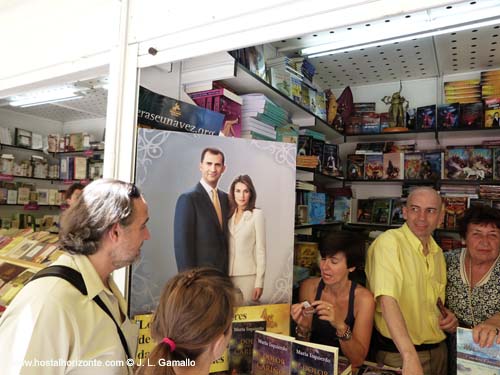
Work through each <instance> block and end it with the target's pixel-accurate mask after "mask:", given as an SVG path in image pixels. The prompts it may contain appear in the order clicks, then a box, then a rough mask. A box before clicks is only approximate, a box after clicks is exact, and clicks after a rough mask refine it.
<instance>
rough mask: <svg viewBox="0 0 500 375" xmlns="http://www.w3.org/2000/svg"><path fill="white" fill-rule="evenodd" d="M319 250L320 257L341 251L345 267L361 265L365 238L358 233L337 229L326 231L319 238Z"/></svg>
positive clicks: (363, 256)
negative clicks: (336, 230) (337, 230)
mask: <svg viewBox="0 0 500 375" xmlns="http://www.w3.org/2000/svg"><path fill="white" fill-rule="evenodd" d="M318 247H319V252H320V254H321V257H322V258H326V257H332V256H334V255H335V254H337V253H343V254H344V255H345V257H346V262H347V268H351V267H356V268H357V269H359V268H361V267H362V266H363V263H364V260H365V240H364V238H363V236H362V235H361V234H360V233H355V232H348V231H339V232H328V233H327V234H326V235H325V236H324V237H322V238H321V239H320V240H319V246H318Z"/></svg>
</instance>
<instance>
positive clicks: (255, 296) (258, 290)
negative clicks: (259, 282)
mask: <svg viewBox="0 0 500 375" xmlns="http://www.w3.org/2000/svg"><path fill="white" fill-rule="evenodd" d="M263 290H264V289H263V288H254V290H253V292H252V301H255V302H257V301H258V300H259V299H260V297H261V296H262V292H263Z"/></svg>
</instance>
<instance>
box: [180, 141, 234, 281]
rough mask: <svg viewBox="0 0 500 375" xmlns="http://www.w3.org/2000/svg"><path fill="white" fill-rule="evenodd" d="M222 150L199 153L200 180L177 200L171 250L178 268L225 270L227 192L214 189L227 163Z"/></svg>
mask: <svg viewBox="0 0 500 375" xmlns="http://www.w3.org/2000/svg"><path fill="white" fill-rule="evenodd" d="M224 162H225V158H224V154H223V153H222V151H221V150H219V149H216V148H206V149H204V150H203V152H202V153H201V160H200V172H201V180H200V182H199V183H198V184H197V185H196V186H195V187H194V188H193V189H191V190H190V191H188V192H186V193H183V194H181V196H180V197H179V198H178V199H177V204H176V206H175V218H174V249H175V259H176V261H177V269H178V270H179V272H180V271H184V270H186V269H190V268H194V267H199V266H211V267H215V268H217V269H219V270H220V271H222V272H224V273H227V270H228V245H227V220H228V212H229V201H228V197H227V194H226V193H225V192H223V191H221V190H219V189H217V184H218V182H219V179H220V177H221V176H222V174H223V173H224V171H225V169H226V166H225V164H224Z"/></svg>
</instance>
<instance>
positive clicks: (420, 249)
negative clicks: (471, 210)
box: [365, 187, 458, 375]
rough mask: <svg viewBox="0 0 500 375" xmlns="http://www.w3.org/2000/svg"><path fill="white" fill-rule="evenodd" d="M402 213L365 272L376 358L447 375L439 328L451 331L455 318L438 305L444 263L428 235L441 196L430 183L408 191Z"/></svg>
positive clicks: (410, 370) (438, 218)
mask: <svg viewBox="0 0 500 375" xmlns="http://www.w3.org/2000/svg"><path fill="white" fill-rule="evenodd" d="M403 217H404V218H405V220H406V223H405V224H403V226H402V227H401V228H398V229H391V230H388V231H386V232H385V233H383V234H381V235H380V236H378V237H377V239H376V240H375V241H373V243H372V244H371V246H370V248H369V249H368V254H367V259H366V267H365V270H366V275H367V281H368V287H369V289H370V290H371V291H372V293H373V295H374V296H375V300H376V303H377V305H376V310H375V328H376V335H375V337H376V339H377V341H376V342H374V343H372V345H373V346H374V347H376V348H377V349H378V352H377V362H380V363H384V364H386V365H389V366H393V367H402V368H403V374H412V375H420V374H428V375H446V374H447V368H446V367H447V366H446V365H447V349H446V344H445V342H444V340H445V337H446V336H445V333H444V332H449V333H452V332H455V330H456V328H457V325H458V321H457V318H456V316H455V314H453V313H452V312H451V311H450V310H448V309H446V308H445V307H444V306H442V303H441V301H442V302H444V297H445V296H444V293H445V287H446V263H445V259H444V256H443V252H442V251H441V249H440V248H439V246H438V245H437V244H436V242H435V241H434V239H433V238H432V233H433V232H434V230H435V229H436V228H437V226H438V225H439V224H440V223H441V222H442V220H443V217H444V210H443V207H442V202H441V197H440V196H439V194H438V193H437V192H436V191H435V190H434V189H432V188H430V187H419V188H416V189H414V190H412V192H411V193H410V195H409V196H408V200H407V202H406V206H404V207H403ZM438 301H439V302H438ZM438 305H439V306H438Z"/></svg>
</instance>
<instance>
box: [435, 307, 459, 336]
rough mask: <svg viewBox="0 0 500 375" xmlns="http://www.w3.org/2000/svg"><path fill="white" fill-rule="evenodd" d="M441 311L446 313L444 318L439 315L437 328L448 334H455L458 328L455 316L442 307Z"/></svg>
mask: <svg viewBox="0 0 500 375" xmlns="http://www.w3.org/2000/svg"><path fill="white" fill-rule="evenodd" d="M443 309H444V310H445V311H446V315H445V316H444V317H443V316H442V315H440V318H439V328H440V329H441V330H443V331H445V332H448V333H455V332H456V331H457V327H458V319H457V316H456V315H455V314H454V313H453V311H451V310H450V309H447V308H446V307H443Z"/></svg>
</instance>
